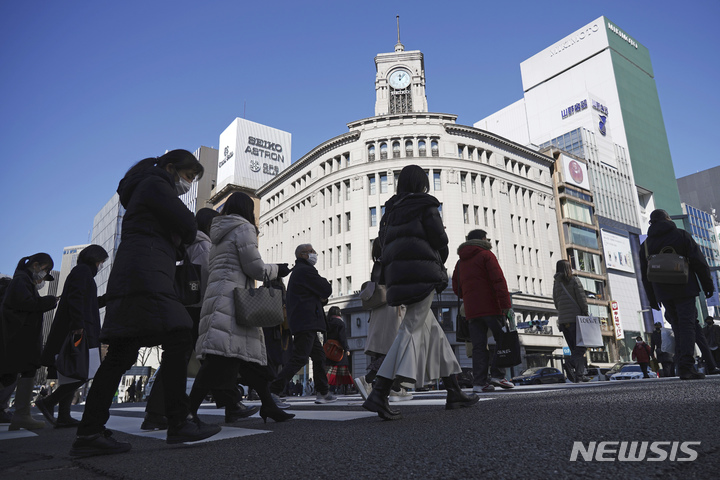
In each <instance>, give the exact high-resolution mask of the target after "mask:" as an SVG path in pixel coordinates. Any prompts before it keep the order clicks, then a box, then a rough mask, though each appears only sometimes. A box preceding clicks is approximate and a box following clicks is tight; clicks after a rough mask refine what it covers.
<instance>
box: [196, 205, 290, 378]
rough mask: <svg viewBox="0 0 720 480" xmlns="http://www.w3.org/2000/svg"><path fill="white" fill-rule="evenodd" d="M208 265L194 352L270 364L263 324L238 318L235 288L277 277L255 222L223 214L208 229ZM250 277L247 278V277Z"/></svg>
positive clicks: (201, 355)
mask: <svg viewBox="0 0 720 480" xmlns="http://www.w3.org/2000/svg"><path fill="white" fill-rule="evenodd" d="M210 239H211V240H212V243H213V244H212V247H210V264H209V268H208V269H209V277H208V283H207V290H206V291H205V297H204V299H203V306H202V311H201V312H200V328H199V334H200V335H199V337H198V340H197V344H196V346H195V351H196V352H197V354H198V357H199V358H202V357H204V356H205V355H207V354H212V355H220V356H223V357H230V358H239V359H241V360H245V361H248V362H254V363H259V364H260V365H266V364H267V354H266V353H265V339H264V337H263V331H262V328H256V327H241V326H239V325H238V324H237V323H236V322H235V300H234V295H233V290H234V289H235V287H243V288H244V287H245V285H246V282H248V284H249V286H251V287H252V286H254V281H253V280H260V281H262V280H263V278H265V277H266V278H267V279H269V280H274V279H275V278H276V277H277V273H278V266H277V265H274V264H266V263H265V262H263V260H262V258H260V252H259V251H258V243H257V233H256V230H255V226H254V225H252V224H251V223H250V222H248V221H247V220H246V219H245V218H243V217H241V216H240V215H222V216H220V217H217V218H215V219H214V220H213V223H212V227H211V228H210ZM248 278H249V280H248Z"/></svg>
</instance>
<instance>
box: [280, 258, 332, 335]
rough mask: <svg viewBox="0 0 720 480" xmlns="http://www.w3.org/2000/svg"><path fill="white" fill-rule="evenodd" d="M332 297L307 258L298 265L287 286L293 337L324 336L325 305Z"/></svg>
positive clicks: (330, 291)
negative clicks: (303, 335) (306, 333)
mask: <svg viewBox="0 0 720 480" xmlns="http://www.w3.org/2000/svg"><path fill="white" fill-rule="evenodd" d="M331 294H332V286H331V285H330V282H328V281H327V280H326V279H325V278H323V277H321V276H320V274H319V273H318V271H317V269H316V268H315V267H314V266H312V265H310V263H309V262H308V261H307V260H305V259H304V258H298V259H297V260H296V261H295V267H293V269H292V273H291V274H290V280H288V286H287V297H286V301H287V316H288V323H289V324H290V331H291V332H292V334H293V335H295V334H296V333H299V332H307V331H316V332H325V331H326V330H327V325H326V323H325V311H324V310H323V301H325V300H327V299H328V298H329V297H330V295H331Z"/></svg>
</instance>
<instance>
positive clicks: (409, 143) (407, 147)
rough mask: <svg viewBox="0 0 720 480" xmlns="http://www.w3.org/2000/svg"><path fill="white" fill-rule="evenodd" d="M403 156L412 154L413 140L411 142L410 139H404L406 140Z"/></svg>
mask: <svg viewBox="0 0 720 480" xmlns="http://www.w3.org/2000/svg"><path fill="white" fill-rule="evenodd" d="M405 156H406V157H412V156H413V142H412V140H406V141H405Z"/></svg>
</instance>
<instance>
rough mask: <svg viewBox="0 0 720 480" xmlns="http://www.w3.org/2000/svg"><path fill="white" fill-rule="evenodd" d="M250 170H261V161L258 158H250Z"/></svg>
mask: <svg viewBox="0 0 720 480" xmlns="http://www.w3.org/2000/svg"><path fill="white" fill-rule="evenodd" d="M250 170H252V171H253V172H256V173H257V172H259V171H260V162H258V161H257V160H250Z"/></svg>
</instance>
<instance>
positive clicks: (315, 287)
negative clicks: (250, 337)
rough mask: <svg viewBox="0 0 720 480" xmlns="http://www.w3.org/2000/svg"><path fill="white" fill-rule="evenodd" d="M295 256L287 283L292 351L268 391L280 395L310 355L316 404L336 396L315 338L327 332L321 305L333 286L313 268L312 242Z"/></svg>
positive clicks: (314, 252) (331, 399)
mask: <svg viewBox="0 0 720 480" xmlns="http://www.w3.org/2000/svg"><path fill="white" fill-rule="evenodd" d="M295 258H296V260H295V266H294V267H293V269H292V274H291V275H290V280H289V281H288V286H287V316H288V323H289V324H290V332H291V333H292V334H293V354H292V357H291V358H290V360H289V361H288V363H287V364H286V365H285V366H284V367H283V369H282V371H281V372H280V373H279V374H278V376H277V378H276V379H275V380H274V381H273V382H272V383H271V384H270V391H271V392H272V393H274V394H276V395H279V394H280V393H281V392H282V391H283V389H284V388H285V386H286V385H287V383H288V382H289V381H290V379H291V378H292V377H293V376H294V375H295V374H296V373H297V372H298V370H300V369H302V368H303V366H304V365H305V364H307V361H308V358H311V359H312V361H313V378H314V380H315V389H316V391H317V395H316V397H315V403H329V402H334V401H336V400H337V397H336V396H335V395H333V394H332V393H330V389H329V386H328V381H327V375H326V373H325V371H326V365H325V350H323V342H322V341H321V340H320V338H318V337H319V335H320V334H322V335H324V334H325V333H326V332H327V322H326V321H325V310H324V309H323V305H325V304H326V303H327V299H328V298H329V297H330V295H331V294H332V286H331V285H330V282H328V281H327V280H326V279H325V278H323V277H321V276H320V274H319V273H318V271H317V269H316V268H315V264H316V263H317V252H316V251H315V249H314V248H313V246H312V245H310V244H309V243H308V244H304V245H299V246H298V247H297V248H296V249H295Z"/></svg>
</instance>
